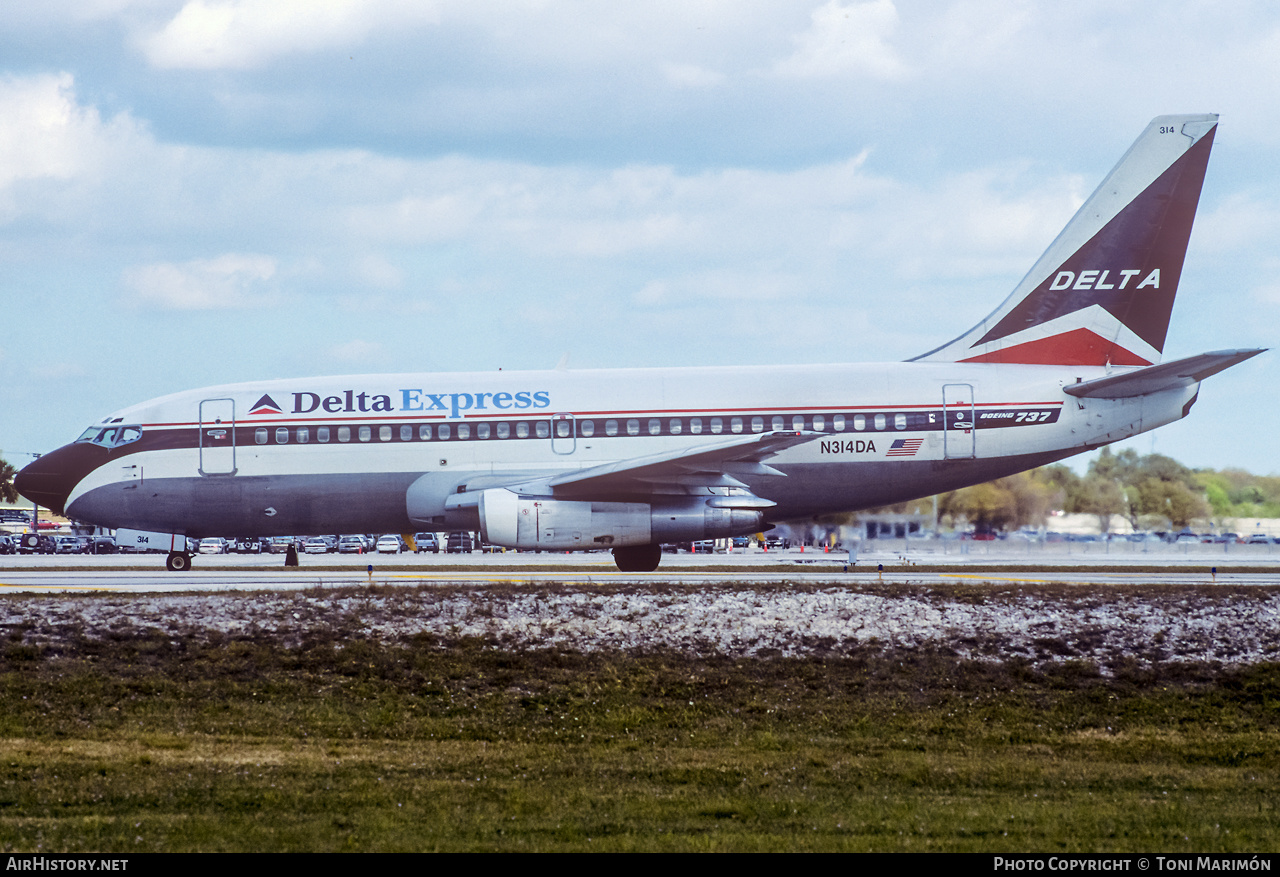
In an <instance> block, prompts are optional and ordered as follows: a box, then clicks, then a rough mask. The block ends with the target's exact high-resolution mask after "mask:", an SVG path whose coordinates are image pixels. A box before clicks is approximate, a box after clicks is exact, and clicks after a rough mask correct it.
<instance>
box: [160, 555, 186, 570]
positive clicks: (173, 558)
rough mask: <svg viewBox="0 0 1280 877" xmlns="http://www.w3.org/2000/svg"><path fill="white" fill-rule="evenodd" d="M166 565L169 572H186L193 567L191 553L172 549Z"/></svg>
mask: <svg viewBox="0 0 1280 877" xmlns="http://www.w3.org/2000/svg"><path fill="white" fill-rule="evenodd" d="M164 565H165V568H166V569H168V570H169V572H186V571H187V570H189V569H191V555H190V554H186V553H184V552H181V551H170V552H169V557H168V559H167V560H165V562H164Z"/></svg>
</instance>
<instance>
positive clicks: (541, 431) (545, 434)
mask: <svg viewBox="0 0 1280 877" xmlns="http://www.w3.org/2000/svg"><path fill="white" fill-rule="evenodd" d="M533 430H534V432H535V433H537V435H538V438H550V437H551V424H549V423H547V422H546V421H545V420H539V421H538V422H537V423H535V424H534V425H533Z"/></svg>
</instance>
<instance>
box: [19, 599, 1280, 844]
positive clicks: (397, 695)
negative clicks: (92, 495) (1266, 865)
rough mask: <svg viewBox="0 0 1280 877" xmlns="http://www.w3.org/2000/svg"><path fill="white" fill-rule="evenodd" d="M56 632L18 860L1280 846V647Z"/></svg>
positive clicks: (345, 632) (27, 725) (34, 705)
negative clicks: (996, 647)
mask: <svg viewBox="0 0 1280 877" xmlns="http://www.w3.org/2000/svg"><path fill="white" fill-rule="evenodd" d="M86 599H93V598H86ZM246 599H251V598H246ZM28 632H29V631H27V630H25V629H23V628H22V626H20V625H17V626H13V627H11V628H10V630H9V633H8V639H7V641H6V642H5V643H4V644H3V645H2V646H0V844H3V846H4V848H5V849H6V850H10V851H51V852H63V851H80V850H94V851H118V852H131V851H161V850H226V851H268V850H310V851H321V850H739V851H743V850H959V851H1002V850H1003V851H1066V850H1072V851H1095V850H1096V851H1165V852H1184V851H1246V852H1259V851H1270V850H1276V849H1277V848H1280V818H1277V816H1278V815H1277V810H1276V801H1277V799H1278V798H1280V771H1278V768H1280V665H1276V664H1263V665H1252V666H1244V667H1236V668H1233V669H1223V668H1221V667H1217V666H1211V665H1208V664H1189V663H1179V664H1173V663H1166V664H1160V665H1155V666H1152V665H1149V664H1146V665H1143V664H1138V663H1137V662H1134V663H1133V664H1132V665H1128V664H1126V663H1125V662H1124V661H1123V660H1120V661H1117V662H1114V663H1113V664H1111V665H1110V666H1108V667H1106V668H1101V669H1100V668H1099V667H1097V666H1096V665H1094V664H1092V663H1088V662H1082V661H1073V660H1065V661H1057V662H1050V663H1042V664H1033V663H1031V662H1029V661H1027V660H1024V659H1020V660H1012V661H968V660H962V659H960V658H957V657H955V656H954V655H952V654H950V653H949V652H948V650H947V649H945V648H916V649H901V648H896V647H892V646H887V645H883V644H876V643H871V644H867V645H865V646H863V647H860V648H858V649H854V650H851V651H850V650H846V651H844V652H842V653H841V654H840V655H838V656H834V655H825V656H823V655H813V656H810V657H780V656H757V657H742V656H735V657H725V656H716V655H701V656H699V655H689V654H685V653H680V652H676V651H671V650H653V651H648V652H622V651H607V650H606V651H602V652H601V651H597V652H591V653H580V652H572V651H557V650H539V649H532V648H515V647H512V646H510V645H506V646H500V645H498V644H497V643H493V642H485V641H481V640H477V639H467V638H448V637H440V636H432V635H419V636H416V637H409V638H401V639H396V640H387V641H383V640H380V639H378V638H377V637H375V636H372V635H370V634H367V633H363V632H362V631H360V630H359V629H358V628H352V627H345V628H340V629H339V628H325V627H318V626H316V627H307V626H305V625H304V626H302V627H301V628H300V629H298V630H294V631H290V632H288V633H287V634H286V633H282V632H279V631H261V632H257V633H254V634H250V635H226V634H220V633H217V632H216V631H213V630H208V629H188V630H185V631H183V632H182V633H181V634H180V635H179V634H175V633H174V631H172V630H160V629H136V628H131V629H127V630H121V631H119V632H118V633H116V634H115V635H110V636H92V637H90V636H77V635H75V633H74V631H72V632H71V633H70V634H68V635H66V636H63V637H61V638H59V639H58V640H57V641H44V642H41V641H36V642H33V641H31V637H29V636H27V635H26V634H27V633H28ZM1103 670H1105V672H1103Z"/></svg>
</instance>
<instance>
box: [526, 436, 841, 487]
mask: <svg viewBox="0 0 1280 877" xmlns="http://www.w3.org/2000/svg"><path fill="white" fill-rule="evenodd" d="M819 435H821V433H816V432H806V431H795V430H791V431H785V432H765V433H760V434H758V435H744V436H734V437H732V438H729V439H720V440H717V441H711V442H705V443H703V444H698V445H694V446H692V447H688V448H683V449H681V450H678V451H671V452H668V453H662V454H650V455H648V456H644V457H633V458H631V459H628V460H619V461H617V462H614V463H605V464H603V465H600V466H592V467H590V468H587V469H579V470H577V471H574V472H566V473H564V474H562V475H556V476H554V477H552V478H550V479H547V480H546V481H545V482H542V483H543V484H545V485H546V486H547V487H548V488H549V489H550V490H551V492H553V493H554V494H556V495H557V496H560V495H563V496H582V495H590V494H597V493H599V494H610V495H613V494H617V493H618V492H647V491H649V490H652V488H653V486H654V485H657V484H680V485H684V486H694V487H745V485H744V484H743V483H742V482H741V481H739V480H738V479H737V478H734V476H735V475H779V476H782V475H784V473H782V472H779V471H778V470H777V469H774V468H773V467H772V466H769V465H768V464H766V463H765V462H764V461H765V460H766V459H768V458H769V457H771V456H773V455H774V454H776V453H778V452H779V451H782V450H785V449H786V448H790V447H792V446H794V445H799V444H803V443H804V442H807V441H811V440H813V439H814V438H816V437H818V436H819Z"/></svg>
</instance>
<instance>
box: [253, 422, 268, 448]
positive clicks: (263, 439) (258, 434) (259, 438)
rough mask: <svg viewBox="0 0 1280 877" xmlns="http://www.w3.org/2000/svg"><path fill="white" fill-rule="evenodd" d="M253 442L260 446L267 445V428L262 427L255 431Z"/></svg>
mask: <svg viewBox="0 0 1280 877" xmlns="http://www.w3.org/2000/svg"><path fill="white" fill-rule="evenodd" d="M253 440H254V441H255V442H257V443H258V444H260V445H265V444H266V443H267V428H266V427H265V426H260V427H258V428H257V429H255V430H254V431H253Z"/></svg>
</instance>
